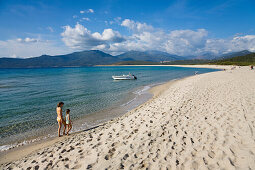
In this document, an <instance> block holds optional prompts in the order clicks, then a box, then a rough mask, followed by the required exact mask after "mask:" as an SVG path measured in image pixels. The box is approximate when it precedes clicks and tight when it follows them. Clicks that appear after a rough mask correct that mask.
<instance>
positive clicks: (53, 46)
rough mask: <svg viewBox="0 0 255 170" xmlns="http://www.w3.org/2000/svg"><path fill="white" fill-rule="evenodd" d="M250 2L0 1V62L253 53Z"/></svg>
mask: <svg viewBox="0 0 255 170" xmlns="http://www.w3.org/2000/svg"><path fill="white" fill-rule="evenodd" d="M254 6H255V1H254V0H225V1H224V0H214V1H209V0H168V1H148V0H147V1H145V0H136V1H135V0H128V1H126V0H93V1H89V0H72V1H71V0H50V1H47V0H44V1H39V0H37V1H35V0H0V21H1V26H0V57H32V56H39V55H42V54H50V55H57V54H65V53H69V52H73V51H81V50H90V49H99V50H102V51H105V52H108V53H111V54H119V53H122V52H125V51H129V50H139V51H144V50H161V51H166V52H169V53H172V54H177V55H202V54H204V53H208V52H210V53H215V54H221V53H226V52H232V51H239V50H245V49H248V50H250V51H255V12H254Z"/></svg>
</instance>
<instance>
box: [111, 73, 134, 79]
mask: <svg viewBox="0 0 255 170" xmlns="http://www.w3.org/2000/svg"><path fill="white" fill-rule="evenodd" d="M112 78H113V79H114V80H135V79H137V77H136V76H135V75H131V74H129V75H124V74H123V75H122V76H112Z"/></svg>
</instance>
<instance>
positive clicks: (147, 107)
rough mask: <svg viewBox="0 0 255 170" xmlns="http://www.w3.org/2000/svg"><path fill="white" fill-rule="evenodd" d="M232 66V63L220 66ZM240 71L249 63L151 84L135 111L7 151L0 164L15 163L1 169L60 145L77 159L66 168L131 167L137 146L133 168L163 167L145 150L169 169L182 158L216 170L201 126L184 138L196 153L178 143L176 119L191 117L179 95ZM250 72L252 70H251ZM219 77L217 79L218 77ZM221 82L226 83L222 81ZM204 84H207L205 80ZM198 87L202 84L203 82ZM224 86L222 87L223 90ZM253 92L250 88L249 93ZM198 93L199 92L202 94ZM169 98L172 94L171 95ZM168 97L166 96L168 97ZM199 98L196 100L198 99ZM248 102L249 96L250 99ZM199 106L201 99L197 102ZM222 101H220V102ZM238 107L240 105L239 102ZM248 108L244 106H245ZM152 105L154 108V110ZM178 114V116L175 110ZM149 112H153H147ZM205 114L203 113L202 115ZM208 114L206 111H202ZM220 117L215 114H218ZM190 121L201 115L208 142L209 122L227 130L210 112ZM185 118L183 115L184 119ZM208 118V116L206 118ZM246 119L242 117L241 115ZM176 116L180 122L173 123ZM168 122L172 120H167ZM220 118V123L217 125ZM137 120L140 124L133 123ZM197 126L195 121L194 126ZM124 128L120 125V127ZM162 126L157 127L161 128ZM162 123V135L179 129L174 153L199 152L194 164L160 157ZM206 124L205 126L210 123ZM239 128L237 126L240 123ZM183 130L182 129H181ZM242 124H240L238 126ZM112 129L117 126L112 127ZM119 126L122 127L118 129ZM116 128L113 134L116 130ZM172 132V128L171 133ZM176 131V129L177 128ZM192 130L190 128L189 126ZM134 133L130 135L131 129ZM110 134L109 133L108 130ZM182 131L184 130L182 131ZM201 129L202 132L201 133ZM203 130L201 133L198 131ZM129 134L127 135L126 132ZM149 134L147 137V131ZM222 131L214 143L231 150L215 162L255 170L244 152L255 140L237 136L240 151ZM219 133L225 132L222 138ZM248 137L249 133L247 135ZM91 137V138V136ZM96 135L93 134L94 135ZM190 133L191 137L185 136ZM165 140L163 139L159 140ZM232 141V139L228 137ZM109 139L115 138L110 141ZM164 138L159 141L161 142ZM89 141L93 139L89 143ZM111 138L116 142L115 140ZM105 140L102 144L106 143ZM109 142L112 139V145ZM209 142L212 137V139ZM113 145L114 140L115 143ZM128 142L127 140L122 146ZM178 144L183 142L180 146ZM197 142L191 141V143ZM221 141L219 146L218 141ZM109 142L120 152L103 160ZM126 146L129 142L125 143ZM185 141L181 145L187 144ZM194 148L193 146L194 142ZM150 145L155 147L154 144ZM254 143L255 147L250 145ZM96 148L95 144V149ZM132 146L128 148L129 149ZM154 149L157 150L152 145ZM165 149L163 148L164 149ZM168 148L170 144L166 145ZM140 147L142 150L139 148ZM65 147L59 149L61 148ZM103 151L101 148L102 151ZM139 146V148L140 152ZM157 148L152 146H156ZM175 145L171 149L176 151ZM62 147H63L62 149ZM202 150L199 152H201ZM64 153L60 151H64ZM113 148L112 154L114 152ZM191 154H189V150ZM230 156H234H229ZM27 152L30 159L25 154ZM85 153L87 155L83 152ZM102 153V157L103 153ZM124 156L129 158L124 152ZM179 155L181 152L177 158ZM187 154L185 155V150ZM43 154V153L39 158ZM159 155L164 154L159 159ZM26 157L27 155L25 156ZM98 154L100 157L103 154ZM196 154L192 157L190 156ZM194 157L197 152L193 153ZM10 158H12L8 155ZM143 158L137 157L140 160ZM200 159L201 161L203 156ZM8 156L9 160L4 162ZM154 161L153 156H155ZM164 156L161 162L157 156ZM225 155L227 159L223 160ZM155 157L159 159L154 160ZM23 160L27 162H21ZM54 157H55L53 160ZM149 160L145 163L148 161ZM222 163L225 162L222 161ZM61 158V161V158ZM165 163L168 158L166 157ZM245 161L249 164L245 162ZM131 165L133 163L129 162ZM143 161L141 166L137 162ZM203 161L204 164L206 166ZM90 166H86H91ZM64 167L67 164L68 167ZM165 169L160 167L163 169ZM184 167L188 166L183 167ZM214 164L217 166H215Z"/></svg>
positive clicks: (19, 164) (21, 164)
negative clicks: (76, 131)
mask: <svg viewBox="0 0 255 170" xmlns="http://www.w3.org/2000/svg"><path fill="white" fill-rule="evenodd" d="M224 68H225V69H230V67H222V69H224ZM217 69H219V68H218V67H217ZM244 69H246V70H247V69H248V68H247V67H241V69H237V70H233V71H230V70H228V71H226V72H223V71H220V72H213V73H205V74H201V75H196V76H191V77H186V78H183V79H180V80H176V81H172V82H171V81H170V82H167V83H164V84H161V85H158V86H155V87H153V88H151V89H150V92H152V93H153V94H154V96H153V97H152V98H151V99H150V100H148V101H147V102H145V103H144V104H142V105H140V106H138V107H136V108H135V109H133V110H131V111H130V112H128V113H126V114H124V115H123V116H121V117H117V118H114V119H113V120H111V121H108V122H106V123H103V124H101V125H99V126H98V127H97V128H94V129H91V130H88V131H85V132H79V133H74V134H72V135H70V136H69V137H63V138H61V139H60V138H57V139H58V140H53V141H48V142H46V143H42V144H41V145H40V144H38V145H36V146H34V148H29V147H32V146H28V148H24V150H21V149H20V150H19V149H17V150H13V153H11V152H9V153H7V154H5V157H2V156H1V157H0V158H1V159H0V160H1V162H0V164H3V163H6V162H13V163H11V164H4V165H2V167H3V169H4V168H7V167H8V166H11V167H24V166H30V165H29V163H30V162H29V163H27V164H26V162H28V160H32V159H33V158H32V157H31V156H32V155H34V156H36V155H39V156H38V158H39V157H40V155H43V156H44V157H45V156H46V157H47V158H48V157H51V156H50V154H48V156H47V155H45V152H48V151H49V152H50V150H54V149H53V148H58V147H61V149H57V150H56V151H57V152H58V153H59V155H62V156H63V155H64V154H67V155H66V156H67V158H68V160H70V159H72V158H70V157H68V153H66V152H68V151H66V152H63V151H64V150H69V148H70V147H71V151H72V150H74V152H75V155H76V158H77V161H76V162H77V163H76V165H73V164H71V163H69V164H68V167H70V168H72V167H71V166H73V167H74V168H83V169H84V168H86V167H88V166H89V165H90V166H91V167H93V168H92V169H94V168H95V169H97V168H103V167H109V166H111V165H114V164H116V165H118V166H119V165H120V166H122V165H123V166H125V167H128V166H130V165H132V164H129V163H128V162H126V161H125V160H129V162H133V161H134V160H133V158H129V157H131V156H130V152H129V151H130V150H132V149H133V148H135V150H137V151H141V152H139V153H137V154H136V156H135V157H138V158H139V160H141V161H142V160H144V161H142V162H143V163H140V162H139V165H136V164H134V166H133V167H136V168H138V167H140V166H143V167H150V168H153V167H154V168H155V165H156V164H158V165H159V164H162V166H163V165H165V162H161V163H160V162H158V161H156V163H153V161H152V162H150V161H149V160H150V159H152V158H150V157H149V158H148V157H147V158H146V155H147V154H149V155H150V153H151V154H152V155H155V154H156V153H157V155H158V157H159V158H160V160H159V161H164V159H167V160H169V161H170V162H169V161H168V162H169V164H170V165H171V167H174V165H175V167H177V166H181V164H180V163H181V162H183V163H184V162H185V161H186V162H188V163H190V164H191V166H190V167H193V168H195V169H198V168H205V167H206V166H207V165H208V164H209V165H210V164H211V166H212V167H213V166H214V168H215V167H216V166H217V165H215V164H216V162H215V161H211V160H208V158H207V157H208V156H206V155H203V154H202V153H203V152H205V151H204V150H203V149H201V147H202V146H201V147H200V146H198V145H199V142H201V141H202V142H205V144H204V145H203V146H204V147H205V148H206V151H207V150H208V155H209V157H210V158H211V157H212V159H213V158H215V159H216V158H217V159H218V156H220V154H218V152H217V151H218V149H217V148H214V149H212V148H211V149H209V148H210V145H209V143H206V141H205V139H204V138H201V141H198V139H197V138H199V134H196V132H197V131H196V129H200V127H197V126H194V128H195V129H193V131H194V132H193V135H191V136H192V138H191V140H190V142H188V141H185V143H186V144H187V145H188V146H190V147H192V148H195V149H196V152H195V151H194V150H193V151H192V150H189V149H186V150H185V146H183V144H184V143H183V141H181V140H180V139H181V136H179V135H178V132H179V133H181V135H185V131H183V130H184V129H186V128H187V127H185V126H182V124H180V126H181V127H179V123H180V122H179V123H178V121H181V122H183V124H185V125H186V126H188V127H189V121H188V122H187V120H186V119H188V118H187V115H184V112H181V111H180V109H181V110H182V109H184V111H185V110H186V109H188V108H185V107H186V106H185V105H182V104H183V103H182V101H181V100H183V99H182V97H185V96H182V95H184V94H186V93H187V96H189V95H191V96H190V97H194V96H192V91H190V90H191V89H192V90H197V88H198V87H197V86H194V85H193V84H194V83H195V84H196V83H197V82H199V81H200V80H208V81H209V77H210V78H212V79H215V80H217V79H219V76H221V77H220V78H221V81H223V80H222V77H223V78H224V76H226V74H228V76H230V78H231V79H230V80H231V81H233V80H235V79H232V77H231V76H236V77H238V76H239V75H240V73H238V72H239V71H242V72H243V73H246V72H247V71H244ZM249 73H250V72H249ZM217 76H218V77H217ZM236 77H233V78H236ZM231 81H229V82H227V83H229V84H230V86H231V87H232V86H233V88H235V86H234V85H232V84H231ZM247 81H252V80H249V79H247ZM182 83H183V84H185V85H182ZM224 83H225V82H224ZM241 83H244V82H241ZM249 83H250V82H248V84H249ZM206 85H207V84H206ZM218 85H219V87H221V84H218ZM245 85H247V84H245ZM201 87H202V86H201ZM221 88H223V87H221ZM224 89H225V88H224ZM213 90H215V89H213ZM248 90H251V89H248ZM174 91H177V92H180V96H175V95H174V94H175V93H174ZM206 92H207V93H206V94H207V95H210V96H211V97H212V98H213V97H215V96H213V94H211V93H212V92H211V91H210V88H209V90H208V89H206ZM251 92H252V91H251ZM231 93H233V92H231V91H229V95H230V97H233V96H232V94H231ZM245 94H247V95H248V93H247V92H246V93H245ZM201 95H202V94H201ZM171 96H172V97H171ZM169 97H170V98H169ZM200 97H201V98H202V97H203V96H200ZM234 97H236V94H235V96H234ZM248 97H249V99H252V96H248ZM166 98H167V99H168V100H173V101H172V102H171V109H170V110H169V108H166V107H163V106H167V105H164V103H166V102H168V101H166ZM171 98H173V99H171ZM174 98H176V100H175V102H174ZM206 99H207V100H209V98H206ZM184 101H185V102H187V103H186V104H187V105H188V104H190V101H189V100H186V99H185V98H184ZM197 101H198V100H197ZM226 101H228V100H226ZM251 101H252V100H251ZM216 102H218V101H216ZM200 104H201V103H200ZM209 104H210V103H208V105H209ZM223 104H224V103H223ZM161 105H162V108H161V107H160V110H158V108H156V107H159V106H161ZM190 106H192V107H191V108H190V110H191V111H192V110H193V112H194V111H201V110H203V107H201V106H199V105H196V103H191V105H190ZM193 107H195V108H193ZM196 107H198V108H200V109H201V110H197V109H196ZM204 107H205V108H204V109H208V108H207V105H205V106H204ZM217 107H218V105H217ZM240 107H241V106H240ZM240 107H238V108H237V109H239V110H240V109H241V108H240ZM247 107H248V106H247ZM252 107H253V105H252V104H251V108H252ZM154 108H155V109H154ZM231 109H232V112H235V110H234V109H235V108H231ZM210 110H213V108H210V109H209V110H207V111H208V112H210ZM224 111H225V112H228V110H223V111H222V110H221V107H220V106H219V112H224ZM245 111H246V113H250V112H251V110H249V109H248V110H247V108H246V110H245ZM166 112H167V113H168V112H169V114H170V113H171V114H170V115H171V118H170V117H169V118H170V119H166V116H167V115H166ZM186 112H187V110H186ZM175 113H176V114H175ZM177 113H178V115H177ZM151 114H152V115H151ZM194 114H195V112H194ZM205 114H206V113H205ZM229 114H230V113H229ZM172 116H174V117H175V119H173V117H172ZM205 116H206V115H205ZM217 116H218V115H217ZM224 116H226V115H224ZM136 117H137V118H136ZM189 117H190V118H189V119H190V120H194V121H195V120H197V119H199V120H200V121H202V118H203V119H204V120H203V121H202V124H199V126H202V127H204V128H205V130H203V133H205V134H206V135H205V136H207V138H209V139H208V140H209V141H211V140H212V139H213V136H211V135H210V133H209V132H210V131H209V130H210V126H212V125H213V126H214V127H215V128H216V130H218V128H224V129H225V126H224V127H218V126H219V125H217V124H215V123H216V122H217V121H216V122H215V121H214V119H213V117H211V115H208V116H206V119H205V117H204V115H201V118H199V117H194V116H193V115H189ZM138 118H139V120H136V119H138ZM184 118H185V119H184ZM249 118H251V120H250V121H252V120H253V119H254V117H249ZM207 119H208V120H207ZM228 119H234V118H231V117H228V116H226V118H224V119H223V120H222V121H221V119H220V117H219V120H220V122H221V123H223V121H227V120H228ZM245 119H246V118H245ZM159 120H160V121H159ZM167 120H168V124H169V125H171V126H169V127H168V124H165V123H163V122H165V121H167ZM177 120H178V121H177ZM240 120H241V121H243V118H240ZM137 121H141V122H140V125H139V126H140V128H138V127H139V126H138V124H139V122H137ZM169 121H170V122H169ZM208 121H213V122H208ZM204 122H206V123H207V122H208V123H209V125H210V124H211V125H210V126H209V125H208V124H206V123H204ZM220 122H219V123H220ZM137 123H138V124H137ZM154 123H158V124H157V126H156V125H155V126H154V125H153V124H154ZM174 124H178V127H177V126H176V127H175V125H174ZM194 125H195V124H194ZM123 126H124V127H123ZM133 126H135V127H133ZM147 126H149V127H148V128H149V129H151V128H153V127H154V128H155V129H151V132H150V133H149V132H148V131H147V130H148V128H147ZM160 126H161V127H160ZM162 126H163V133H166V132H165V129H168V128H169V129H168V132H167V133H170V134H173V133H174V134H175V133H177V134H176V135H174V137H173V138H172V139H171V140H174V141H176V142H174V143H175V144H174V145H173V146H172V149H173V148H174V149H176V148H177V151H178V152H180V151H181V149H183V148H182V147H181V146H183V147H184V153H186V155H189V154H190V155H192V156H193V155H197V158H196V159H197V160H195V161H193V163H192V162H190V160H185V156H182V157H180V153H179V154H177V152H176V154H174V155H172V156H170V157H164V155H165V153H162V152H163V151H164V147H167V146H165V145H164V144H165V143H164V140H166V139H167V138H168V137H167V138H165V137H164V135H163V137H162V134H161V133H162V130H161V128H162ZM208 126H209V127H208ZM240 126H241V125H240ZM136 128H138V130H136ZM182 128H183V129H182ZM228 128H229V127H227V129H226V130H227V131H225V132H228V131H231V129H228ZM239 128H240V127H239ZM241 128H242V129H243V127H241ZM250 128H251V129H254V127H253V126H252V125H251V127H250ZM114 129H115V130H114ZM119 130H120V131H119ZM132 130H134V131H133V132H132ZM190 130H191V129H186V131H187V132H188V133H189V132H190ZM234 130H237V129H236V128H235V129H234ZM115 131H116V132H115ZM136 131H139V132H136ZM169 131H170V132H169ZM177 131H178V132H177ZM191 131H192V130H191ZM118 132H126V134H125V133H123V134H119V135H118ZM131 132H132V133H131ZM212 132H214V130H213V129H212ZM237 132H238V133H242V131H237ZM237 132H234V134H235V135H236V136H237V137H238V139H239V137H240V135H239V136H238V133H237ZM110 133H111V134H110ZM137 133H139V135H138V134H137ZM159 133H160V134H161V136H158V135H160V134H159ZM182 133H183V134H182ZM199 133H200V132H199ZM201 133H202V132H201ZM100 134H103V135H102V137H101V135H100ZM109 134H110V136H115V138H114V139H110V138H109V137H106V136H107V135H109ZM129 134H130V135H129ZM132 134H133V135H135V134H137V135H135V136H134V137H133V136H132ZM147 134H148V135H147ZM217 134H218V135H220V136H217ZM223 134H224V132H221V131H220V132H217V133H216V134H215V133H213V134H212V135H216V137H215V138H218V139H219V141H218V140H216V144H217V147H219V148H221V145H220V144H222V143H225V146H224V147H227V149H228V148H230V151H229V150H228V151H227V150H226V151H225V153H224V154H225V155H227V156H225V157H226V158H224V159H223V158H222V162H220V163H219V167H225V168H234V167H235V166H238V167H245V165H246V167H247V166H250V167H251V168H254V164H252V163H251V160H252V158H253V157H254V156H252V155H249V154H248V151H249V152H251V153H255V151H254V149H253V148H250V147H249V146H252V144H253V143H254V142H252V141H250V140H249V141H243V140H242V139H240V140H242V143H246V146H247V147H248V149H247V148H243V150H242V152H241V151H239V148H238V147H237V146H236V144H235V143H231V144H229V139H227V140H224V135H223ZM222 135H223V136H222ZM249 135H250V134H249ZM249 135H248V134H246V138H248V139H250V138H251V137H250V136H249ZM91 136H92V137H91ZM93 136H94V137H93ZM129 136H131V137H129ZM155 136H156V138H155V139H154V138H152V137H155ZM188 136H189V135H188ZM227 136H230V137H232V135H231V134H229V133H227ZM137 138H139V139H140V138H141V142H145V144H148V142H150V141H151V140H152V139H153V140H152V142H153V141H154V140H156V141H154V142H153V143H155V145H156V146H158V149H159V148H160V149H161V152H158V151H157V149H156V148H157V147H156V146H154V147H149V146H151V145H149V144H148V146H146V147H149V149H151V150H152V152H148V151H145V150H143V148H144V147H143V145H142V143H141V145H140V144H139V147H136V146H133V145H135V143H133V142H135V140H138V139H137ZM119 139H122V140H121V141H120V142H121V143H123V144H122V145H120V143H119V144H118V142H117V143H116V141H118V140H119ZM163 139H164V140H163ZM231 139H232V138H231ZM70 140H71V141H73V140H74V141H76V145H75V148H74V149H72V148H73V146H74V145H72V143H71V142H70ZM81 140H84V142H85V143H86V144H88V146H86V147H85V146H84V145H82V144H81V142H79V141H81ZM112 140H113V141H112ZM162 140H163V141H162ZM233 140H234V138H233ZM91 141H92V143H91ZM97 141H100V142H97ZM114 141H115V142H114ZM104 142H105V143H104ZM112 142H113V143H112ZM212 142H213V141H212ZM114 143H115V144H114ZM125 143H126V144H125ZM180 143H181V144H180ZM194 143H195V144H194ZM219 143H220V144H219ZM242 143H241V144H239V145H242ZM108 144H111V146H112V145H113V146H112V148H114V151H113V150H111V153H109V154H110V155H112V154H114V152H117V151H118V152H117V153H118V155H117V156H115V157H114V159H113V158H112V159H113V160H112V161H110V162H109V161H107V160H109V159H111V157H109V154H107V153H108V150H109V148H108V147H104V146H103V145H105V146H108ZM129 144H130V145H129ZM131 144H132V147H131ZM186 144H185V145H186ZM193 144H194V145H195V146H194V145H193ZM62 145H63V147H62ZM152 146H153V145H152ZM253 146H254V145H253ZM76 147H77V148H79V149H78V150H77V149H76ZM82 147H85V148H83V149H82V151H81V152H79V151H80V149H81V148H82ZM93 147H94V148H93ZM129 147H130V148H129ZM155 147H156V148H155ZM162 147H163V148H162ZM169 147H170V146H169ZM196 147H198V148H196ZM139 148H140V149H139ZM62 149H63V150H62ZM89 149H94V151H95V153H91V152H90V151H89ZM100 149H101V150H100ZM141 149H142V150H141ZM155 149H156V150H155ZM174 149H173V150H174ZM199 149H201V153H200V152H199V151H200V150H199ZM61 150H62V151H61ZM115 150H117V151H115ZM231 150H232V151H233V152H234V153H240V154H241V155H243V156H245V158H247V155H248V156H249V157H250V158H249V159H247V160H243V162H241V163H240V162H238V160H239V161H240V159H241V158H240V157H238V156H237V155H236V154H234V156H233V153H232V151H231ZM27 151H29V153H28V152H27ZM76 151H77V153H76ZM84 151H86V152H85V153H84ZM202 151H203V152H202ZM62 152H63V153H62ZM109 152H110V150H109ZM112 152H113V153H112ZM124 152H127V153H128V154H123V153H124ZM192 152H193V153H192ZM197 152H199V153H197ZM50 153H52V152H50ZM81 153H83V154H81ZM96 153H97V154H99V155H98V156H97V155H95V154H96ZM144 153H146V154H145V155H144ZM21 154H23V155H21ZM200 154H202V155H200ZM231 154H232V155H231ZM27 155H28V157H26V156H27ZM29 155H31V156H29ZM84 155H86V156H85V158H84ZM87 155H88V156H87ZM105 155H106V156H105ZM107 155H108V158H107ZM123 155H124V157H121V156H123ZM127 155H128V156H127ZM178 155H179V156H178ZM184 155H185V154H184ZM14 156H16V157H15V159H14ZM43 156H42V157H43ZM162 156H163V157H162ZM24 157H25V158H24ZM101 157H102V158H101ZM193 157H194V156H193ZM195 157H196V156H195ZM10 158H11V159H10ZM19 158H23V159H19ZM55 158H56V159H59V160H61V159H60V158H58V157H55ZM96 158H98V159H99V160H101V162H100V161H96V162H95V160H98V159H96ZM140 158H141V159H140ZM200 158H201V161H203V160H204V162H201V161H200ZM202 158H203V159H202ZM8 159H9V160H8ZM34 159H36V158H34ZM40 159H42V158H40ZM84 159H85V160H86V163H84V162H83V163H84V164H80V163H81V162H82V161H84ZM155 159H156V158H155ZM161 159H162V160H161ZM225 159H226V160H225ZM14 160H18V161H14ZM68 160H67V162H68ZM156 160H157V159H156ZM177 160H178V163H177ZM24 161H25V162H24ZM41 161H42V162H39V161H38V162H37V163H35V164H39V165H40V167H41V165H43V166H44V164H45V163H44V162H46V163H47V164H48V163H49V164H50V163H51V164H50V165H49V166H50V167H52V168H54V167H53V165H54V166H55V165H56V167H55V168H57V165H58V166H59V168H60V167H63V168H64V167H66V164H65V163H63V165H62V164H59V163H57V162H55V163H54V162H53V163H52V162H50V161H44V162H43V160H41ZM54 161H55V160H54ZM148 161H149V162H148ZM225 161H226V162H225ZM64 162H65V161H64ZM98 162H100V163H98ZM166 162H167V161H166ZM205 162H207V163H205ZM247 162H248V163H247ZM133 163H134V162H133ZM140 164H141V165H140ZM179 164H180V165H179ZM206 164H207V165H206ZM90 166H89V167H90ZM182 166H184V165H182ZM66 168H67V167H66ZM113 168H114V167H110V168H109V169H113ZM162 168H163V167H162ZM186 168H187V167H186ZM216 168H217V167H216Z"/></svg>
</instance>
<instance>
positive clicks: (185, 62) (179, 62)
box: [162, 59, 210, 65]
mask: <svg viewBox="0 0 255 170" xmlns="http://www.w3.org/2000/svg"><path fill="white" fill-rule="evenodd" d="M209 62H210V60H200V59H194V60H176V61H170V62H164V63H162V65H196V64H208V63H209Z"/></svg>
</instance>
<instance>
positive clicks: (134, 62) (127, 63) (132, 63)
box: [113, 61, 160, 65]
mask: <svg viewBox="0 0 255 170" xmlns="http://www.w3.org/2000/svg"><path fill="white" fill-rule="evenodd" d="M113 65H160V63H159V62H152V61H122V62H118V63H115V64H113Z"/></svg>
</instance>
